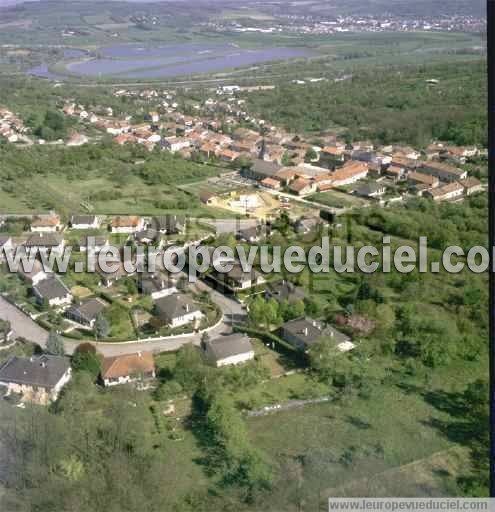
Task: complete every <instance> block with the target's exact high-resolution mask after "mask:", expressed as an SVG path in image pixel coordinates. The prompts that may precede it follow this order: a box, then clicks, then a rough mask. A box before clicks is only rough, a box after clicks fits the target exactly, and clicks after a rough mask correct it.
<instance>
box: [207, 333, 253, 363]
mask: <svg viewBox="0 0 495 512" xmlns="http://www.w3.org/2000/svg"><path fill="white" fill-rule="evenodd" d="M202 348H203V350H204V353H205V356H206V358H207V359H208V361H209V362H211V363H212V364H213V365H215V366H216V367H217V368H219V367H220V366H227V365H232V364H240V363H244V362H246V361H250V360H252V359H254V347H253V345H252V343H251V341H250V339H249V337H248V336H246V335H245V334H241V333H235V334H229V335H226V336H220V337H219V338H215V339H213V340H208V341H207V342H206V343H204V344H203V345H202Z"/></svg>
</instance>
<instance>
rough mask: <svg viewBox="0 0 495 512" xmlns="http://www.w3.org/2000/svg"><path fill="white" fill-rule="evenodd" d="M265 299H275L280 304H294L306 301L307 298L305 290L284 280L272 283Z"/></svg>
mask: <svg viewBox="0 0 495 512" xmlns="http://www.w3.org/2000/svg"><path fill="white" fill-rule="evenodd" d="M265 297H266V298H267V299H275V300H276V301H277V302H279V303H280V302H285V301H287V302H288V303H289V304H294V303H295V302H298V301H300V300H304V299H305V298H306V292H305V291H304V288H301V287H300V286H296V285H295V284H294V283H291V282H289V281H287V280H285V279H282V280H281V281H277V282H275V283H271V284H270V285H269V286H268V287H267V289H266V291H265Z"/></svg>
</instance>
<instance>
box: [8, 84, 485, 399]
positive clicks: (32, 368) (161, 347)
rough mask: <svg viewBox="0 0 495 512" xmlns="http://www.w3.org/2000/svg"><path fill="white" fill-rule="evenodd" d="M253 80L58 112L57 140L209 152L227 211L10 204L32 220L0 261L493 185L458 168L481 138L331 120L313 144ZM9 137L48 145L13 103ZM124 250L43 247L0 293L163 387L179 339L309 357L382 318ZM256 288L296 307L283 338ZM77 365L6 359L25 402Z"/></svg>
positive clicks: (351, 343) (352, 340) (202, 191)
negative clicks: (166, 363)
mask: <svg viewBox="0 0 495 512" xmlns="http://www.w3.org/2000/svg"><path fill="white" fill-rule="evenodd" d="M255 92H256V88H248V90H246V88H244V89H242V88H240V87H237V86H227V87H220V88H218V89H217V90H216V91H214V94H212V97H210V98H208V99H207V100H205V101H204V103H203V104H194V105H192V106H191V105H190V106H189V110H192V111H193V113H192V114H190V113H188V114H186V113H183V112H181V111H180V107H179V104H178V102H177V101H176V98H175V91H168V90H167V91H161V90H148V89H147V90H142V91H136V90H126V89H120V90H116V91H115V92H114V93H113V94H114V96H115V97H126V98H130V99H131V100H132V99H133V98H135V99H137V100H139V101H141V102H143V101H144V102H146V103H149V105H150V108H149V110H148V111H147V113H146V116H145V117H146V121H145V122H140V123H133V120H132V116H126V117H125V118H118V117H117V116H114V114H113V111H112V109H111V108H110V107H105V106H90V105H80V104H77V103H76V102H74V101H70V100H66V101H65V102H64V104H63V105H61V107H60V110H61V112H63V115H65V116H68V117H70V118H73V119H76V120H77V127H78V129H77V131H73V132H72V133H71V135H70V137H69V138H68V140H66V141H63V140H60V141H56V144H58V145H67V146H78V145H83V144H91V143H92V142H93V136H92V135H91V134H92V133H94V132H95V130H96V131H97V132H100V133H101V134H106V135H107V136H111V137H112V138H113V141H114V142H115V143H116V144H118V145H127V144H138V145H143V146H144V147H145V148H146V149H147V150H149V151H165V152H170V153H174V154H177V155H180V157H182V158H184V159H193V160H194V161H196V162H200V163H201V162H202V163H205V164H206V163H208V162H214V163H215V165H217V166H218V167H219V168H223V170H222V172H221V173H219V175H218V177H216V178H210V179H209V180H206V181H205V182H204V183H203V185H202V186H200V187H196V188H195V193H197V194H198V196H199V199H200V200H201V202H202V203H203V204H204V205H205V206H215V207H219V208H222V209H224V210H228V211H230V212H231V213H232V221H230V222H229V221H223V223H218V224H215V223H211V222H210V223H208V222H206V221H204V222H202V220H201V219H191V218H189V217H188V216H187V215H183V216H180V215H175V214H166V215H162V216H155V217H147V216H137V215H134V216H131V215H119V216H115V215H114V216H112V215H97V214H93V213H88V212H73V213H72V214H71V215H70V216H69V217H68V218H63V216H62V215H60V214H59V213H57V212H55V211H52V212H50V213H47V214H39V215H32V216H27V217H23V218H22V219H21V220H19V219H18V218H16V216H12V215H9V212H1V214H2V215H1V217H0V225H2V224H3V225H6V224H9V223H16V222H17V223H19V222H22V223H23V226H22V230H21V231H22V234H20V235H19V236H12V235H9V234H4V233H0V263H1V262H2V261H3V262H4V263H5V260H6V258H7V256H8V253H12V252H13V251H14V249H16V248H17V247H20V246H22V247H24V248H25V250H26V253H27V254H33V253H34V254H37V255H42V254H44V255H49V254H52V253H53V254H57V253H58V254H61V253H62V252H63V250H64V247H66V246H67V245H71V246H72V247H73V248H74V249H75V253H74V254H75V256H76V260H79V259H81V260H82V258H84V256H85V255H86V253H87V252H88V251H89V250H91V251H92V252H93V253H94V254H98V253H100V252H101V251H105V250H106V249H108V247H109V246H111V245H115V244H117V245H119V244H120V246H124V245H133V246H145V247H147V248H153V249H154V250H155V251H156V253H157V254H158V255H160V254H161V253H162V252H163V251H164V250H166V249H167V248H168V247H171V246H174V245H179V246H181V247H182V248H183V250H184V252H185V253H186V254H187V249H188V247H190V246H192V245H195V246H197V245H200V244H202V243H207V242H210V243H211V242H215V240H217V239H218V237H221V236H224V235H225V233H231V234H232V233H233V234H235V238H236V240H237V243H239V244H245V245H247V246H249V245H251V244H253V245H256V244H258V243H260V242H261V241H262V240H266V239H267V238H268V237H269V236H270V231H271V228H270V225H271V224H270V223H271V222H273V221H274V220H275V219H277V218H278V217H279V216H280V215H281V214H283V215H286V216H287V217H288V218H289V219H290V222H291V227H292V229H293V230H294V231H295V232H296V233H298V234H307V233H309V232H310V231H311V230H314V229H317V228H318V227H319V226H321V224H322V223H324V219H325V218H327V219H328V215H329V214H330V215H339V214H340V213H342V212H345V211H347V210H349V209H352V208H353V207H354V206H357V207H363V206H367V205H380V206H382V207H385V208H386V207H387V206H389V205H392V204H401V203H403V202H406V201H408V200H409V199H410V198H417V197H423V198H424V200H425V201H452V202H455V201H462V200H463V199H464V198H465V197H467V196H469V195H471V194H474V193H477V192H480V191H481V190H482V189H483V186H484V185H483V184H482V183H481V181H479V180H478V179H477V178H475V177H473V176H468V173H467V171H466V170H463V168H462V167H463V165H464V164H465V163H466V162H468V161H469V160H470V159H473V158H476V157H478V156H482V155H483V152H482V150H480V149H479V148H476V147H452V146H448V145H443V144H441V143H437V142H432V143H431V144H430V145H429V146H428V147H426V148H422V149H421V150H419V149H415V148H412V147H406V146H398V145H390V146H384V147H375V145H374V144H373V143H371V142H369V141H359V142H353V143H350V144H346V143H345V142H344V141H342V140H341V139H340V138H339V137H338V136H337V135H336V134H335V133H328V134H323V135H320V136H319V137H318V139H319V142H320V143H319V144H314V143H311V142H309V140H308V137H306V136H304V134H294V133H292V134H290V133H287V132H286V131H285V130H283V129H281V128H278V127H276V126H273V125H271V124H269V123H268V122H265V121H264V120H263V119H258V118H256V117H253V116H251V115H250V114H249V113H248V112H247V111H246V110H245V99H243V98H242V97H241V96H242V94H251V93H255ZM220 119H221V121H220ZM0 137H3V138H4V140H5V141H6V142H7V143H9V144H21V145H22V144H45V143H46V141H44V140H42V139H39V138H36V137H34V136H33V134H32V133H30V130H29V129H28V128H26V127H25V126H24V124H23V122H22V120H21V119H20V118H19V116H17V115H16V114H14V113H13V112H11V111H9V110H8V109H7V108H0ZM124 263H125V262H124V261H123V259H122V258H121V257H117V258H116V261H115V268H114V269H113V271H111V272H107V271H105V270H104V269H102V268H99V267H98V266H97V268H96V272H95V273H94V274H89V273H82V274H76V273H75V272H74V269H73V268H72V267H71V268H70V269H69V271H68V272H67V273H64V274H63V275H59V274H57V272H55V271H53V270H50V269H47V268H44V267H43V266H42V265H41V262H40V261H39V259H36V261H35V263H34V265H33V268H32V269H31V270H30V271H25V270H23V269H19V271H18V273H17V275H16V274H6V273H5V274H1V278H2V281H3V283H2V290H9V293H4V298H5V300H7V301H9V302H10V303H11V304H12V305H13V306H15V307H16V308H18V309H19V310H20V311H21V312H22V313H23V314H24V315H25V316H26V317H28V318H29V319H30V321H33V322H35V323H36V324H37V325H39V326H41V327H42V328H43V329H45V330H46V331H49V332H50V333H52V332H55V333H56V335H57V336H60V337H63V339H64V343H65V345H66V347H72V349H73V350H76V347H77V346H78V344H81V343H85V342H88V341H89V342H91V343H93V344H94V346H96V349H97V350H98V347H99V345H98V344H99V343H103V344H104V343H105V342H108V343H112V344H115V346H117V344H119V343H121V342H125V343H128V344H129V345H127V346H128V347H130V348H128V349H126V350H123V351H121V353H119V354H118V355H115V356H114V355H112V356H111V355H108V354H107V353H105V357H104V359H103V363H102V370H101V375H100V376H99V379H100V382H101V384H102V385H103V386H113V385H117V384H125V383H130V382H134V383H138V384H139V385H140V386H148V385H151V386H152V385H153V384H152V383H153V380H154V378H155V375H156V367H155V362H154V357H153V352H154V353H159V352H163V351H167V350H177V349H178V348H180V346H182V345H183V344H186V343H193V344H194V345H196V346H198V347H200V350H201V351H202V352H203V354H204V357H205V358H206V360H207V361H209V362H210V363H211V364H212V365H213V366H216V367H221V366H229V365H239V364H244V363H246V362H248V361H252V360H254V359H255V358H256V357H258V355H259V353H266V350H267V347H268V349H270V347H271V348H272V349H273V348H274V343H281V344H283V346H284V347H285V348H286V349H287V348H288V349H290V350H294V351H296V352H298V353H301V354H304V353H306V352H307V351H308V350H309V348H310V347H311V346H312V345H313V344H315V343H317V342H318V340H321V339H322V337H326V338H327V339H331V340H332V342H333V343H334V346H335V353H336V354H338V353H342V352H347V351H349V350H352V349H353V348H354V347H355V346H356V344H358V343H359V333H360V332H362V331H366V329H369V328H370V326H369V323H370V322H371V323H372V320H369V319H365V318H361V317H359V315H350V316H349V317H345V318H344V317H341V318H340V323H339V324H338V325H330V324H328V323H325V322H322V321H321V319H320V318H318V317H317V316H316V315H315V317H312V316H311V311H312V308H311V298H310V297H309V296H308V293H307V291H306V290H305V289H304V288H303V287H301V286H298V285H297V283H294V282H291V281H290V280H286V279H285V278H280V277H277V278H275V279H274V278H272V277H270V276H265V275H263V274H262V273H261V272H259V271H257V270H255V269H252V270H251V271H249V272H246V271H245V270H244V269H243V268H242V266H241V264H240V262H239V261H236V260H233V261H232V262H231V263H233V268H232V270H231V271H229V272H227V273H225V274H220V273H218V272H216V271H215V270H214V269H212V270H209V271H208V272H206V273H204V274H202V275H201V276H200V279H199V280H198V281H196V282H195V283H189V282H188V281H187V278H186V277H187V276H186V275H185V274H174V275H171V274H170V273H169V272H167V270H166V269H165V268H163V267H160V266H159V265H158V266H157V270H156V271H155V272H153V273H149V272H148V273H139V272H128V271H127V270H126V269H125V268H124V267H125V265H124ZM258 296H259V297H262V298H263V300H266V301H272V302H274V303H275V304H278V305H279V306H278V307H280V308H281V309H282V308H283V309H284V311H285V312H288V313H287V314H284V321H283V322H282V323H281V324H279V325H276V326H275V327H274V328H273V329H272V335H273V339H271V340H269V341H268V342H266V340H265V343H259V340H256V342H255V340H253V339H252V336H250V335H249V333H248V331H247V330H246V329H244V330H243V329H242V328H241V329H239V326H242V325H243V323H244V322H245V320H246V318H247V316H248V315H249V304H250V303H251V301H252V300H253V299H254V298H255V297H258ZM268 327H269V328H270V326H268ZM4 330H5V331H6V332H5V336H4V338H5V340H4V341H3V345H5V346H10V344H11V343H12V341H11V339H10V336H11V333H10V330H9V329H7V327H6V328H5V329H4ZM7 330H8V331H9V332H7ZM356 333H357V334H356ZM274 340H276V341H274ZM1 345H2V343H0V348H2V347H1ZM147 346H149V347H150V348H149V349H148V348H147ZM133 348H135V349H136V350H134V351H131V352H130V350H131V349H133ZM70 377H71V366H70V362H69V360H68V358H67V357H65V356H57V355H47V354H44V355H40V356H33V357H31V358H23V357H13V358H11V359H9V360H8V361H7V363H6V364H4V365H3V366H1V367H0V384H3V385H5V386H7V388H8V393H9V394H10V393H12V394H14V395H19V394H20V395H21V396H22V400H21V402H23V401H25V400H29V401H35V402H37V403H49V402H50V401H52V400H55V399H56V398H57V396H58V394H59V392H60V390H61V389H62V387H63V386H64V385H65V384H66V383H67V382H68V381H69V380H70Z"/></svg>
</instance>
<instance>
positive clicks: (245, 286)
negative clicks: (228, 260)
mask: <svg viewBox="0 0 495 512" xmlns="http://www.w3.org/2000/svg"><path fill="white" fill-rule="evenodd" d="M226 267H227V265H226ZM209 275H210V277H212V278H213V279H214V280H215V281H216V282H217V283H219V284H220V285H221V286H223V287H224V288H226V289H228V290H230V291H231V292H233V293H237V292H240V291H247V290H251V289H252V288H255V287H257V286H261V285H263V284H264V283H265V278H264V277H263V276H262V275H261V274H260V273H259V272H258V271H256V270H255V269H254V268H251V269H250V270H244V269H243V268H242V264H241V262H240V261H235V262H234V263H233V264H232V268H231V269H230V270H228V271H227V272H218V271H217V270H215V269H213V270H212V271H211V272H210V274H209Z"/></svg>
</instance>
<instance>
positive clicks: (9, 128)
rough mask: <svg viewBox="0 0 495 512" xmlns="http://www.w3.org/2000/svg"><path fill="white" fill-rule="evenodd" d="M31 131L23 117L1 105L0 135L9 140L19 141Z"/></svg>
mask: <svg viewBox="0 0 495 512" xmlns="http://www.w3.org/2000/svg"><path fill="white" fill-rule="evenodd" d="M28 132H29V128H28V127H26V126H24V123H23V121H22V119H20V118H19V117H18V116H17V115H16V114H14V113H13V112H11V111H10V110H8V109H7V108H5V107H0V137H3V138H4V139H6V140H7V141H8V142H18V141H19V140H20V138H21V137H22V136H23V135H25V134H26V133H28Z"/></svg>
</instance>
